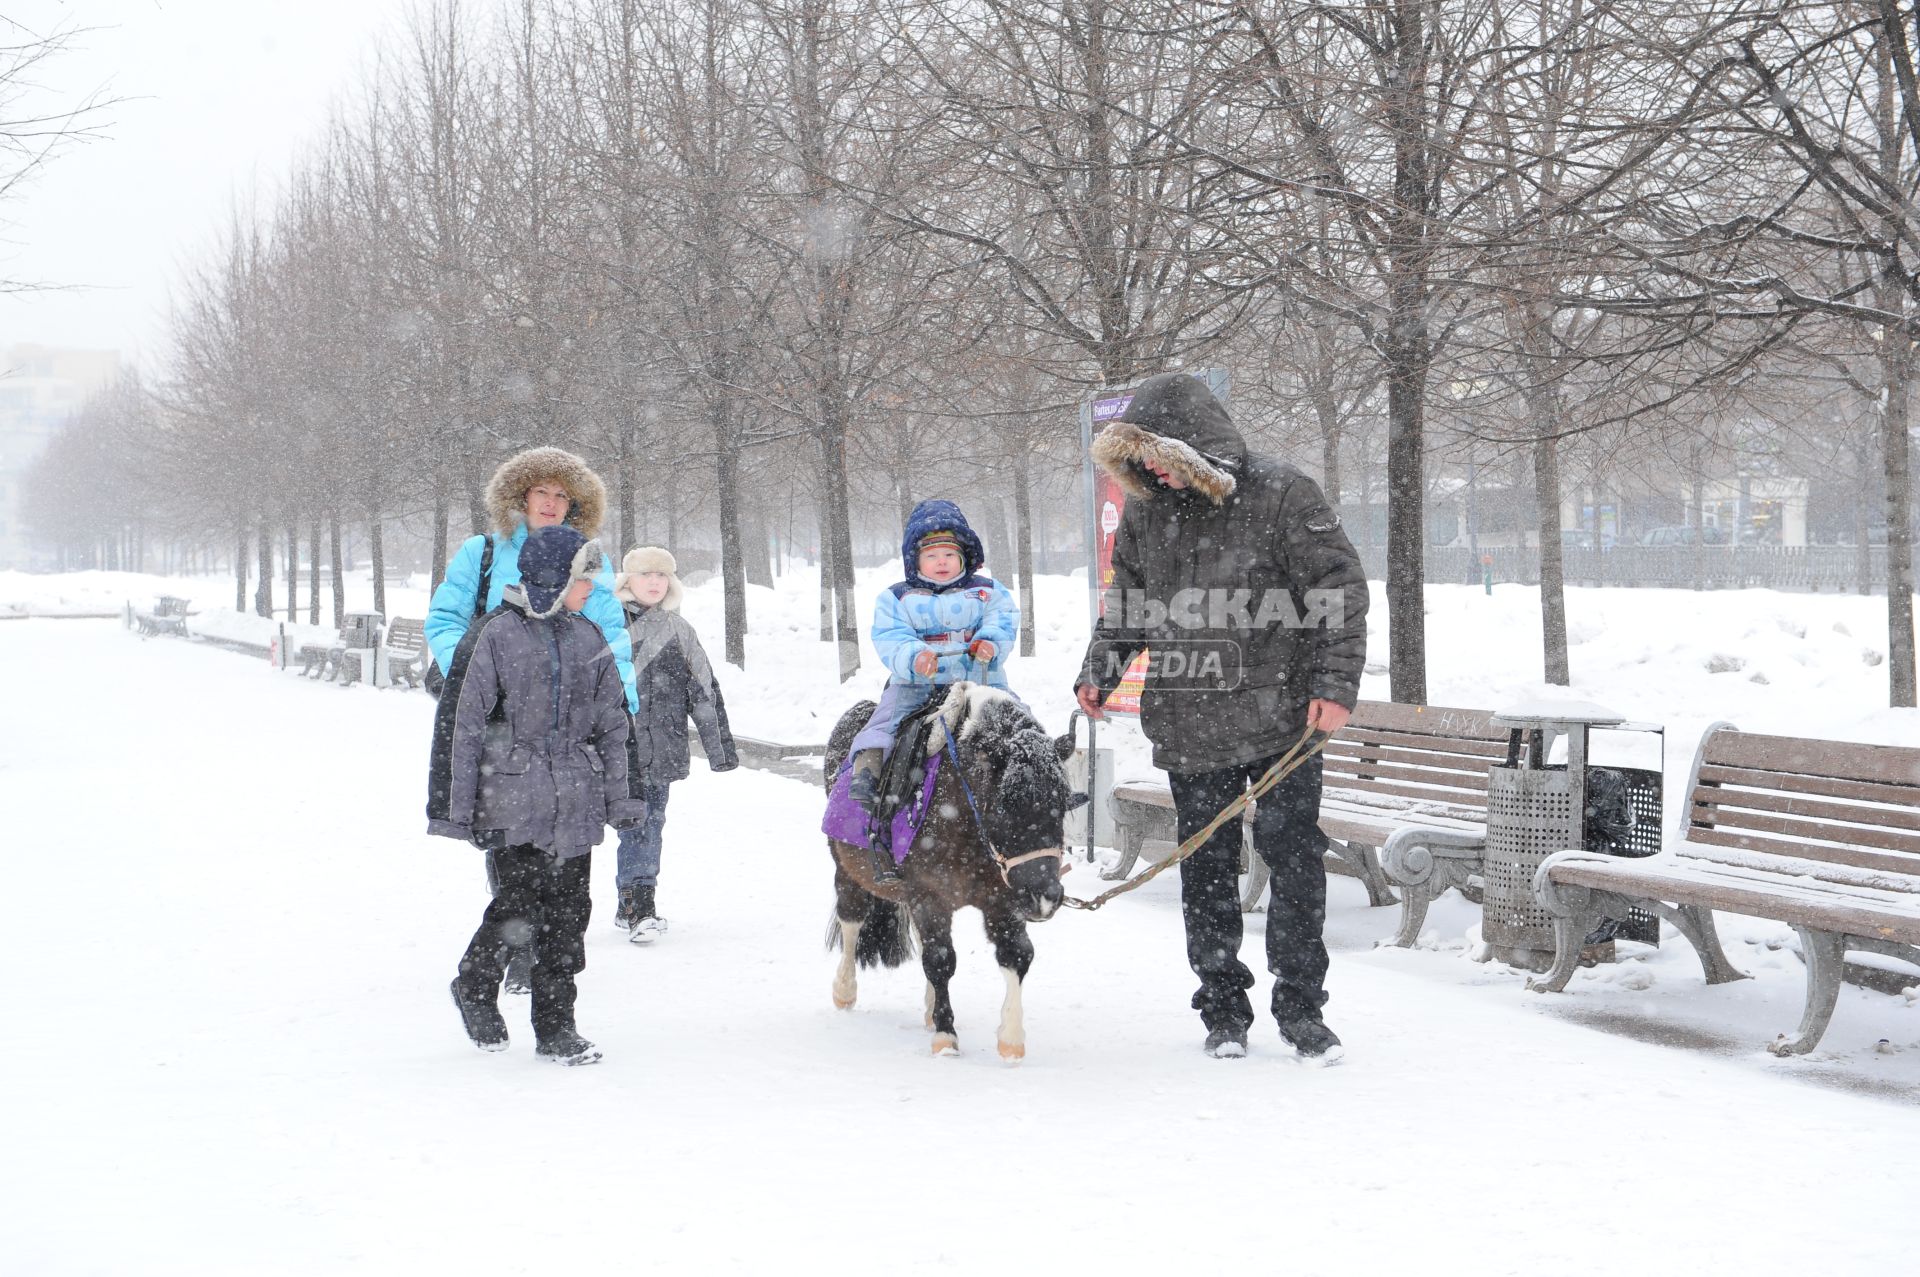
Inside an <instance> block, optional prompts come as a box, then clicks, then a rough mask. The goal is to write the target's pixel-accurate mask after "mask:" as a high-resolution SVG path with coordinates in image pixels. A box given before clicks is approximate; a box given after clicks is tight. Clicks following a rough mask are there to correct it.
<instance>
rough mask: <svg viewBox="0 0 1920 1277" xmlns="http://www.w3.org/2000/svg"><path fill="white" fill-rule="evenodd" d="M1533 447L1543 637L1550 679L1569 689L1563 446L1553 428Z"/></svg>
mask: <svg viewBox="0 0 1920 1277" xmlns="http://www.w3.org/2000/svg"><path fill="white" fill-rule="evenodd" d="M1542 435H1543V436H1544V437H1543V438H1541V439H1540V440H1538V441H1537V442H1536V443H1535V444H1534V445H1533V489H1534V504H1535V505H1536V506H1537V507H1538V518H1539V524H1540V634H1541V647H1542V649H1543V655H1544V657H1545V662H1544V664H1545V671H1546V680H1547V682H1549V683H1554V684H1557V685H1559V686H1561V687H1566V686H1568V685H1569V684H1571V683H1572V682H1573V676H1572V674H1571V672H1570V667H1569V665H1568V662H1567V591H1566V576H1565V573H1564V570H1563V568H1562V565H1561V558H1560V548H1561V542H1560V457H1559V447H1560V445H1559V443H1558V442H1557V441H1556V440H1555V439H1554V438H1553V437H1552V432H1551V430H1550V429H1543V430H1542Z"/></svg>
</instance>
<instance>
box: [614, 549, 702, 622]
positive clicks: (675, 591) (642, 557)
mask: <svg viewBox="0 0 1920 1277" xmlns="http://www.w3.org/2000/svg"><path fill="white" fill-rule="evenodd" d="M678 566H679V565H678V564H676V563H675V562H674V561H673V555H672V554H671V553H669V552H668V551H666V550H663V549H661V548H660V547H659V546H657V545H643V546H641V547H639V548H638V549H635V550H628V551H627V557H626V558H624V559H622V560H620V575H619V577H618V578H616V579H615V581H614V583H613V593H614V597H615V598H619V599H625V600H629V601H631V602H634V603H638V602H639V601H640V599H639V596H638V595H636V594H635V593H634V592H633V585H632V581H631V578H633V577H636V576H639V575H640V574H641V573H642V572H665V573H666V574H667V594H666V597H665V598H663V599H661V600H660V606H661V607H663V608H665V609H666V610H667V611H669V612H678V611H679V610H680V597H681V595H682V594H683V593H685V591H683V590H682V589H681V588H680V578H679V577H678V576H677V575H675V569H676V568H677V567H678Z"/></svg>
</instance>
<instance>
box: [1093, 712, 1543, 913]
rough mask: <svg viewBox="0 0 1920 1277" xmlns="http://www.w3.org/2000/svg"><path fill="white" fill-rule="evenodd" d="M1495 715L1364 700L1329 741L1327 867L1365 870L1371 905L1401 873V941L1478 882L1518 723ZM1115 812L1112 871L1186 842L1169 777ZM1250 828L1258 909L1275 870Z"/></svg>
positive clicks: (1324, 819)
mask: <svg viewBox="0 0 1920 1277" xmlns="http://www.w3.org/2000/svg"><path fill="white" fill-rule="evenodd" d="M1491 716H1492V715H1491V712H1490V711H1487V710H1471V709H1451V708H1447V707H1445V706H1438V705H1426V706H1422V705H1397V704H1393V703H1391V702H1387V701H1361V702H1360V703H1359V704H1358V705H1357V706H1355V707H1354V711H1353V717H1352V718H1351V719H1350V720H1348V722H1347V725H1346V726H1345V727H1344V728H1342V729H1341V730H1340V731H1338V732H1336V733H1335V734H1334V737H1333V739H1332V740H1331V741H1329V742H1328V743H1327V746H1326V749H1325V750H1324V751H1322V755H1323V757H1324V759H1325V762H1324V764H1323V768H1324V770H1323V772H1322V776H1323V781H1322V792H1321V799H1320V830H1321V832H1322V833H1324V834H1326V836H1327V839H1328V857H1327V867H1328V869H1329V870H1331V871H1332V872H1335V873H1343V874H1350V875H1351V876H1353V877H1356V878H1358V879H1359V880H1360V881H1361V883H1362V884H1363V885H1364V886H1365V887H1366V889H1367V902H1368V903H1369V904H1371V905H1388V904H1392V903H1393V901H1394V895H1393V891H1392V887H1391V886H1390V884H1398V885H1400V886H1401V887H1402V888H1403V890H1402V892H1401V897H1402V898H1401V923H1400V930H1399V933H1398V935H1397V936H1396V938H1395V941H1394V942H1395V943H1397V944H1403V945H1405V944H1412V943H1413V941H1414V939H1416V938H1417V937H1418V936H1419V934H1420V927H1421V925H1422V924H1423V923H1424V922H1425V921H1426V916H1427V907H1428V905H1430V904H1431V903H1432V902H1433V900H1434V899H1436V898H1437V897H1438V896H1439V895H1440V894H1441V893H1442V892H1444V891H1446V890H1447V888H1449V887H1459V888H1461V889H1463V890H1466V891H1468V892H1471V891H1472V890H1473V887H1474V879H1475V878H1476V877H1477V875H1478V873H1479V866H1480V854H1481V850H1482V849H1483V848H1484V847H1485V846H1486V840H1487V767H1488V765H1489V764H1491V763H1492V762H1494V761H1495V760H1496V759H1499V758H1504V757H1505V756H1506V744H1505V742H1506V733H1505V732H1502V731H1499V730H1497V729H1495V728H1493V727H1490V726H1488V723H1487V720H1488V719H1489V718H1490V717H1491ZM1112 815H1113V819H1114V821H1115V824H1116V826H1117V827H1118V829H1119V832H1120V863H1119V865H1118V866H1116V867H1115V868H1114V869H1111V870H1108V871H1107V875H1106V876H1108V877H1121V876H1124V875H1126V874H1127V873H1129V872H1130V871H1131V870H1132V868H1133V864H1134V861H1135V859H1136V858H1137V857H1138V856H1140V855H1141V854H1142V852H1143V851H1146V850H1148V849H1149V848H1150V847H1151V849H1152V850H1156V851H1160V850H1162V847H1160V846H1154V845H1153V844H1155V843H1160V844H1167V845H1164V852H1163V854H1171V853H1172V851H1173V846H1174V845H1177V840H1175V839H1174V835H1175V832H1176V830H1175V826H1174V818H1173V795H1172V793H1171V792H1170V791H1169V790H1168V789H1167V787H1166V786H1165V785H1164V784H1159V783H1153V782H1134V783H1130V784H1123V785H1116V786H1114V790H1113V810H1112ZM1242 836H1243V838H1244V839H1246V840H1247V842H1246V849H1245V850H1243V853H1242V856H1243V864H1244V866H1245V868H1246V871H1247V883H1246V889H1245V891H1244V892H1243V893H1242V897H1241V905H1242V907H1243V908H1247V909H1252V908H1254V907H1256V906H1257V905H1258V903H1259V900H1260V897H1261V894H1262V892H1263V891H1264V890H1265V888H1266V882H1267V869H1266V865H1265V863H1264V862H1262V861H1261V860H1260V858H1259V857H1258V856H1256V855H1253V854H1252V851H1251V846H1252V844H1251V837H1252V835H1251V823H1250V822H1246V823H1243V825H1242ZM1169 840H1173V842H1172V843H1169ZM1383 859H1384V863H1383Z"/></svg>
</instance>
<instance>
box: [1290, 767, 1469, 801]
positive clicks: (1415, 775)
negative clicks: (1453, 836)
mask: <svg viewBox="0 0 1920 1277" xmlns="http://www.w3.org/2000/svg"><path fill="white" fill-rule="evenodd" d="M1324 774H1325V776H1326V777H1327V783H1328V784H1330V785H1331V784H1335V783H1338V784H1339V785H1340V787H1341V788H1342V789H1359V790H1368V789H1372V788H1373V787H1374V785H1376V784H1378V783H1379V782H1380V781H1386V780H1404V781H1411V782H1414V783H1416V784H1421V785H1432V786H1434V787H1435V788H1436V789H1441V790H1446V791H1448V792H1451V793H1453V794H1455V795H1456V796H1458V797H1460V798H1463V799H1464V798H1468V797H1469V796H1471V795H1484V794H1485V793H1486V792H1487V778H1486V776H1485V775H1480V776H1475V775H1473V774H1472V773H1470V772H1443V771H1437V770H1434V769H1432V768H1427V767H1400V766H1397V765H1395V764H1393V763H1361V764H1357V765H1356V764H1354V763H1350V762H1347V761H1345V760H1341V761H1340V763H1339V764H1338V765H1336V764H1335V763H1334V762H1332V761H1329V762H1328V763H1327V765H1326V768H1325V772H1324ZM1480 801H1481V802H1485V801H1486V800H1485V798H1481V799H1480Z"/></svg>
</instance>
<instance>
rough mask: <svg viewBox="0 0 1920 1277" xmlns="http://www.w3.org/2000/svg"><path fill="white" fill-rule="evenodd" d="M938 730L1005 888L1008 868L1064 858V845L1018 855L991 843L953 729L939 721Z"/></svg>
mask: <svg viewBox="0 0 1920 1277" xmlns="http://www.w3.org/2000/svg"><path fill="white" fill-rule="evenodd" d="M940 730H941V731H942V732H944V733H946V740H945V742H944V743H943V744H942V746H941V748H942V749H944V750H946V752H947V757H948V758H949V759H951V760H953V774H954V775H956V776H958V777H959V778H960V792H961V793H963V794H965V795H966V796H967V810H968V811H970V812H972V813H973V827H974V830H975V831H976V832H977V833H978V834H979V835H980V843H981V845H982V846H984V847H985V848H986V849H987V854H988V855H990V856H992V857H993V863H994V864H995V865H996V866H998V868H999V870H1000V881H1001V883H1002V884H1003V885H1004V886H1005V887H1006V888H1007V890H1009V891H1011V890H1013V883H1012V882H1011V881H1010V880H1009V879H1008V877H1007V872H1008V871H1009V870H1011V869H1014V868H1016V867H1017V866H1020V865H1024V864H1026V863H1027V862H1028V861H1029V860H1042V859H1044V858H1046V857H1048V856H1052V857H1053V858H1054V859H1055V860H1064V859H1065V858H1066V854H1067V853H1066V848H1064V847H1044V848H1042V849H1041V850H1039V851H1028V852H1022V853H1021V854H1020V855H1018V856H1004V855H1002V854H1001V853H1000V849H999V848H998V847H996V846H994V845H993V839H992V838H990V837H988V836H987V824H986V822H985V821H984V820H982V819H980V805H979V804H978V803H976V802H974V801H973V786H972V785H970V784H968V783H967V769H966V768H965V767H962V766H961V765H960V753H959V750H958V749H957V748H956V747H955V745H954V743H953V729H952V728H950V727H948V726H947V725H946V724H945V723H941V724H940Z"/></svg>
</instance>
